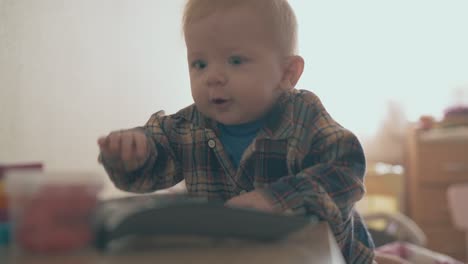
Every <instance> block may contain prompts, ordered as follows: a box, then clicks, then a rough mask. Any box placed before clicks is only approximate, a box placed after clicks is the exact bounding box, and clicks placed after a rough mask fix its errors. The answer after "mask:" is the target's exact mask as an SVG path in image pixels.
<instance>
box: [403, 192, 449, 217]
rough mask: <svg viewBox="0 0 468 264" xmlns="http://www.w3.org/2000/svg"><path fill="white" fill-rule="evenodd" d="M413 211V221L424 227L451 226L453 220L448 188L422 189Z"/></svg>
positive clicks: (414, 197)
mask: <svg viewBox="0 0 468 264" xmlns="http://www.w3.org/2000/svg"><path fill="white" fill-rule="evenodd" d="M412 199H415V202H416V203H415V206H414V208H413V210H412V218H413V220H414V221H415V222H416V223H418V224H422V225H435V226H450V225H452V218H451V214H450V209H449V208H448V202H447V189H446V188H421V189H420V192H419V194H418V195H417V196H413V197H412Z"/></svg>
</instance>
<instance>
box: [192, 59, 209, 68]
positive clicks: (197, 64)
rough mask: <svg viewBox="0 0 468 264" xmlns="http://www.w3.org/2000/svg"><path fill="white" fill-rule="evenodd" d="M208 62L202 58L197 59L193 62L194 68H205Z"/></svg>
mask: <svg viewBox="0 0 468 264" xmlns="http://www.w3.org/2000/svg"><path fill="white" fill-rule="evenodd" d="M206 66H207V65H206V62H204V61H202V60H196V61H194V62H192V68H195V69H198V70H203V69H204V68H206Z"/></svg>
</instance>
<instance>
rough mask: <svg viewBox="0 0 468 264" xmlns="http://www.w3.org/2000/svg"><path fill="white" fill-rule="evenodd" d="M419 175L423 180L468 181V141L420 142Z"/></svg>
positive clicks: (434, 181)
mask: <svg viewBox="0 0 468 264" xmlns="http://www.w3.org/2000/svg"><path fill="white" fill-rule="evenodd" d="M418 152H419V162H418V163H419V164H418V165H417V166H418V168H419V177H420V180H421V181H423V182H429V183H445V184H453V183H458V182H466V181H468V143H467V142H466V141H462V142H457V141H450V142H420V145H419V150H418Z"/></svg>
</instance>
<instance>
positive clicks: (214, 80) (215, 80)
mask: <svg viewBox="0 0 468 264" xmlns="http://www.w3.org/2000/svg"><path fill="white" fill-rule="evenodd" d="M206 82H207V85H208V86H221V85H224V84H226V82H227V76H226V73H225V72H224V71H223V70H222V69H221V68H219V67H213V68H212V69H210V71H209V72H208V73H207V79H206Z"/></svg>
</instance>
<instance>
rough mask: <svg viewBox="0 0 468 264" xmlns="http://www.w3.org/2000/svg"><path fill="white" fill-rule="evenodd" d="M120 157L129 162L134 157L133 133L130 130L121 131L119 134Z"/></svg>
mask: <svg viewBox="0 0 468 264" xmlns="http://www.w3.org/2000/svg"><path fill="white" fill-rule="evenodd" d="M120 144H121V145H120V146H121V147H120V151H121V152H120V157H121V158H122V160H123V161H125V162H129V161H132V160H133V159H134V158H135V155H134V154H135V143H134V133H133V132H131V131H125V132H122V135H121V136H120Z"/></svg>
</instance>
